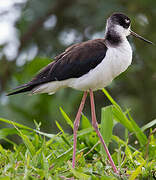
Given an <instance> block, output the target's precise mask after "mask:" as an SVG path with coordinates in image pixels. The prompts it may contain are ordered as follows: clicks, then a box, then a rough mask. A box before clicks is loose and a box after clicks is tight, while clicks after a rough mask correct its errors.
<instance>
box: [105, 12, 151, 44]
mask: <svg viewBox="0 0 156 180" xmlns="http://www.w3.org/2000/svg"><path fill="white" fill-rule="evenodd" d="M109 30H110V31H111V30H113V32H114V33H116V34H118V35H120V36H122V37H127V36H129V35H133V36H135V37H137V38H139V39H141V40H143V41H145V42H147V43H150V44H153V43H152V42H151V41H149V40H147V39H145V38H143V37H142V36H140V35H138V34H136V33H135V32H133V31H132V30H131V20H130V18H129V17H127V16H126V15H125V14H123V13H113V14H112V15H111V16H110V17H109V18H108V19H107V26H106V31H109Z"/></svg>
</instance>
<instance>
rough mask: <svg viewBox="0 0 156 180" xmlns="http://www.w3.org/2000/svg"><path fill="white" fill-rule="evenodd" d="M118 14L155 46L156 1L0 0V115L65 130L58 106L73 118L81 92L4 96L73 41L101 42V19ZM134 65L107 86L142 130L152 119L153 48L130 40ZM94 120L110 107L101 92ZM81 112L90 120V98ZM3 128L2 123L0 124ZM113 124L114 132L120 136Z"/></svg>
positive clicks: (155, 97) (155, 113) (155, 103)
mask: <svg viewBox="0 0 156 180" xmlns="http://www.w3.org/2000/svg"><path fill="white" fill-rule="evenodd" d="M113 12H123V13H125V14H127V15H128V16H129V17H130V18H131V20H132V30H133V31H135V32H137V33H138V34H140V35H142V36H143V37H145V38H147V39H149V40H151V41H153V42H155V43H156V40H155V38H156V30H155V29H156V28H155V27H156V21H155V19H156V1H155V0H138V1H135V0H131V1H126V0H109V1H106V0H92V1H90V0H44V1H43V0H33V1H31V0H29V1H28V0H1V2H0V117H4V118H7V119H10V120H14V121H16V122H20V123H22V124H26V125H29V126H31V127H35V126H34V122H33V121H34V120H36V121H37V122H42V126H41V129H42V131H45V132H49V133H55V132H57V131H58V129H57V128H56V125H55V120H57V121H58V122H59V123H60V124H61V125H62V126H63V127H64V129H66V130H67V131H70V130H69V129H68V126H67V125H66V123H65V121H64V119H63V117H62V116H61V113H60V111H59V107H62V108H63V109H64V111H65V112H66V113H67V114H68V115H69V116H70V117H71V119H73V121H74V118H75V115H76V111H77V110H78V106H79V103H80V100H81V96H82V92H78V91H75V90H72V89H62V90H60V91H58V92H57V93H56V94H55V95H52V96H48V95H46V94H43V95H34V96H28V95H16V96H11V97H7V96H6V93H7V92H8V90H9V89H12V88H14V87H16V86H18V85H20V84H23V83H25V82H27V81H29V80H31V78H32V77H33V75H35V74H36V73H37V71H38V70H39V69H40V68H41V67H43V66H44V65H46V64H48V63H49V62H50V61H51V60H52V58H53V57H55V56H56V55H57V54H59V53H61V52H62V51H63V50H64V49H65V48H66V47H68V46H70V45H72V44H73V43H77V42H81V41H86V40H88V39H95V38H103V37H104V31H105V24H106V19H107V17H108V16H110V15H111V13H113ZM129 41H130V43H131V46H132V48H133V51H134V53H133V63H132V65H131V66H130V67H129V68H128V70H127V71H126V72H124V73H123V74H122V75H120V76H119V77H118V78H116V80H115V81H113V83H112V84H111V85H110V86H109V87H107V89H108V90H109V92H110V94H111V95H112V96H113V98H114V99H115V100H116V101H117V102H118V103H119V104H120V105H121V106H122V107H123V108H124V107H126V108H129V109H130V112H131V114H132V117H133V118H134V119H135V121H136V122H137V123H138V124H139V125H140V126H141V125H143V124H145V123H147V122H149V121H151V120H153V119H154V118H155V117H156V47H155V46H151V45H149V44H146V43H144V42H143V41H140V40H138V39H134V38H133V40H132V38H131V37H130V38H129ZM95 103H96V112H97V118H98V121H100V116H101V107H103V106H106V105H108V104H109V102H108V100H107V98H106V97H104V94H103V93H102V92H101V91H98V92H96V93H95ZM84 114H85V115H86V116H87V117H89V118H90V103H89V99H88V100H87V104H86V106H85V109H84ZM0 126H1V127H4V124H1V125H0ZM120 129H121V127H120V126H118V127H117V128H116V131H120V132H121V130H120Z"/></svg>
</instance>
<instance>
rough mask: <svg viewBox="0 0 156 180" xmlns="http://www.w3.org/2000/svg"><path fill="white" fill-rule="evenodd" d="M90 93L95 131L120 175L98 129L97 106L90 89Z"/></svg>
mask: <svg viewBox="0 0 156 180" xmlns="http://www.w3.org/2000/svg"><path fill="white" fill-rule="evenodd" d="M89 92H90V103H91V113H92V125H93V128H94V129H95V131H96V133H97V135H98V136H99V138H100V141H101V143H102V144H103V147H104V149H105V151H106V153H107V156H108V159H109V161H110V164H111V166H112V168H113V170H114V172H115V173H117V174H118V170H117V168H116V166H115V164H114V162H113V159H112V157H111V155H110V153H109V150H108V148H107V146H106V144H105V142H104V140H103V137H102V135H101V133H100V131H99V128H98V123H97V120H96V114H95V104H94V95H93V91H92V90H91V89H90V90H89Z"/></svg>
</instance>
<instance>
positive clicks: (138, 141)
mask: <svg viewBox="0 0 156 180" xmlns="http://www.w3.org/2000/svg"><path fill="white" fill-rule="evenodd" d="M103 92H104V94H105V95H106V96H107V97H108V99H109V100H110V102H111V103H112V105H110V106H107V107H105V108H102V111H101V125H99V127H101V133H102V135H103V138H104V139H105V142H106V143H107V145H111V147H112V148H111V154H112V157H113V160H114V162H115V164H116V166H117V168H118V169H120V173H121V175H120V176H117V175H116V174H114V173H113V171H112V168H111V167H110V164H109V162H108V159H107V157H106V154H105V152H104V150H103V148H102V147H101V144H100V143H99V139H98V137H97V136H96V133H95V131H94V130H93V128H92V126H91V124H90V121H89V120H88V118H87V117H86V116H85V115H83V116H82V120H81V130H79V131H78V141H77V154H76V168H75V169H73V168H72V165H71V163H72V150H73V148H72V145H73V136H72V135H70V134H68V133H66V132H64V130H63V128H62V127H61V124H59V123H58V122H56V125H57V127H58V129H59V130H60V133H58V134H47V133H44V132H41V131H40V126H41V124H37V123H36V122H34V123H35V125H36V129H32V128H30V127H27V126H24V125H22V124H19V123H15V122H14V121H11V120H6V119H3V118H0V121H1V122H2V123H8V124H10V125H11V128H3V129H0V139H1V140H3V142H6V143H9V144H10V145H11V147H12V148H11V149H6V148H4V147H3V146H2V145H0V180H11V179H15V180H16V179H17V180H18V179H19V180H20V179H26V180H27V179H46V180H51V179H54V180H55V179H56V180H57V179H71V178H72V177H74V178H75V179H82V180H83V179H84V180H88V179H93V180H94V179H103V180H107V179H108V180H109V179H111V180H113V179H114V180H115V179H124V180H126V179H129V180H134V179H154V177H156V138H155V137H154V134H155V132H156V129H154V126H155V124H156V120H153V121H151V122H150V123H148V124H147V125H145V126H144V127H142V128H139V127H138V125H137V124H136V123H135V121H134V120H133V119H132V117H131V116H130V113H129V111H128V110H125V111H123V110H122V109H121V107H120V106H119V105H118V104H117V103H116V102H115V101H114V100H113V99H112V97H111V96H110V95H109V94H108V92H107V91H106V90H105V89H103ZM60 111H61V113H62V116H63V117H64V119H65V121H66V122H67V123H68V125H69V126H70V127H71V128H73V121H72V120H71V119H70V118H69V117H68V115H67V114H66V113H65V112H64V110H63V109H62V108H60ZM117 122H118V123H121V124H122V125H123V126H124V127H125V136H124V137H123V138H122V139H120V138H119V137H117V136H115V135H113V134H112V130H113V127H114V126H115V124H116V123H117ZM147 129H149V130H150V134H149V135H148V136H146V135H145V134H144V131H145V130H147ZM10 135H15V136H13V137H14V138H17V136H18V137H20V139H21V142H20V143H18V144H17V143H15V142H16V141H13V140H10V139H9V138H8V136H10ZM130 141H131V143H130Z"/></svg>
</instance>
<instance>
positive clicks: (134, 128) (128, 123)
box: [103, 89, 147, 146]
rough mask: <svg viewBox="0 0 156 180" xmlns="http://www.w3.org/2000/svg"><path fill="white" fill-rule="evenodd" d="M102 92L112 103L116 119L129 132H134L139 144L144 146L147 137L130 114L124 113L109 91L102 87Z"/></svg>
mask: <svg viewBox="0 0 156 180" xmlns="http://www.w3.org/2000/svg"><path fill="white" fill-rule="evenodd" d="M103 92H104V94H105V95H106V96H107V98H108V99H109V100H110V101H111V103H112V104H113V105H114V108H113V115H114V118H115V120H116V121H118V122H120V123H121V124H122V125H123V126H124V127H126V128H127V129H128V130H129V131H130V132H134V133H135V135H136V137H137V138H138V140H139V142H140V144H141V145H142V146H144V145H145V144H146V143H147V137H146V136H145V134H144V133H143V132H142V131H141V129H140V128H139V126H138V125H137V124H136V123H135V121H134V120H133V119H132V117H131V116H130V114H129V113H128V117H129V119H130V120H129V119H128V117H127V116H126V115H125V113H124V112H123V111H122V109H121V108H120V106H119V105H118V104H117V103H116V102H115V101H114V100H113V98H112V97H111V96H110V95H109V93H108V92H107V91H106V90H105V89H103Z"/></svg>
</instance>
